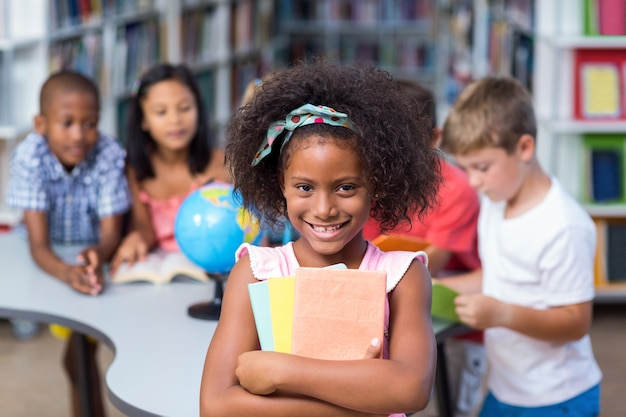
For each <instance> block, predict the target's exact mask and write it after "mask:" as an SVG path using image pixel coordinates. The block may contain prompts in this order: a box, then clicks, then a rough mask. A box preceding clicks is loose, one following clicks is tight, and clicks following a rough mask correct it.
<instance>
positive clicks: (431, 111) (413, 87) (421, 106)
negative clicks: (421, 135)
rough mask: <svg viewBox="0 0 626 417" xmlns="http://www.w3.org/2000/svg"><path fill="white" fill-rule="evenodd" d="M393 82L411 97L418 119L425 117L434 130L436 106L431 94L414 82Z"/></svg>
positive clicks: (403, 80)
mask: <svg viewBox="0 0 626 417" xmlns="http://www.w3.org/2000/svg"><path fill="white" fill-rule="evenodd" d="M395 82H396V83H397V84H398V85H399V86H400V87H401V88H403V89H404V90H405V91H406V92H407V93H408V94H410V95H411V97H412V98H413V100H414V101H415V103H416V105H417V114H418V117H427V118H428V119H429V120H430V125H431V127H432V128H433V129H434V128H436V127H437V105H436V103H435V96H434V94H433V92H432V91H431V90H430V89H428V88H426V87H424V86H423V85H422V84H420V83H419V82H417V81H415V80H410V79H406V78H396V79H395Z"/></svg>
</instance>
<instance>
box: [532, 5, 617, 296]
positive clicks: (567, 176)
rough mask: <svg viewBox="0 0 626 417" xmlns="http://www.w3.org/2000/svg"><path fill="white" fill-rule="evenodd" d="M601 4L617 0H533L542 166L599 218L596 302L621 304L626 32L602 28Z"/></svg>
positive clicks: (597, 224)
mask: <svg viewBox="0 0 626 417" xmlns="http://www.w3.org/2000/svg"><path fill="white" fill-rule="evenodd" d="M599 3H603V4H605V5H606V4H609V3H611V0H608V1H606V2H605V1H604V0H593V1H592V0H552V1H539V0H537V1H536V2H535V4H536V7H537V15H536V17H537V32H536V47H535V53H536V57H537V59H536V63H537V68H536V70H535V73H534V80H533V82H534V85H535V89H534V100H535V109H536V114H537V118H538V122H539V132H538V141H537V144H538V153H539V158H540V160H541V163H542V164H543V166H544V167H546V168H547V169H548V171H550V172H551V173H552V174H554V175H555V176H557V177H558V178H559V180H560V181H561V183H562V184H563V185H564V187H565V188H566V189H567V190H568V191H569V192H570V193H571V194H572V195H574V196H575V197H576V198H577V199H578V200H579V201H581V202H582V203H583V205H584V206H585V208H586V209H587V211H588V212H589V213H590V214H591V216H592V217H593V219H594V221H595V222H596V226H597V230H598V249H597V256H596V289H597V301H600V302H602V301H605V302H611V301H621V302H623V301H624V300H625V299H626V265H624V264H623V263H622V262H621V259H623V253H620V252H621V251H623V248H624V244H625V242H626V240H625V238H626V226H625V225H626V188H624V187H625V186H626V185H625V182H626V178H625V168H626V165H625V164H626V161H625V158H626V153H625V152H626V112H625V111H624V110H625V109H624V105H625V104H626V96H625V95H624V93H623V92H624V86H626V79H625V78H624V74H625V73H624V70H625V69H626V36H623V35H621V36H620V35H602V34H601V33H600V32H601V30H602V29H600V19H599V16H600V14H597V15H596V17H595V18H590V16H592V15H593V14H594V13H593V12H592V13H591V14H590V9H589V7H593V10H594V11H595V10H597V9H595V6H596V5H597V4H599ZM622 4H623V2H622ZM612 10H613V12H614V13H615V12H616V9H612ZM624 20H625V17H624V16H622V19H621V22H622V25H624ZM622 29H626V27H625V28H622Z"/></svg>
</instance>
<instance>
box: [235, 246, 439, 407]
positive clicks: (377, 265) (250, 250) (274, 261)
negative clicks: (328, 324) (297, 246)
mask: <svg viewBox="0 0 626 417" xmlns="http://www.w3.org/2000/svg"><path fill="white" fill-rule="evenodd" d="M246 254H248V255H250V268H251V269H252V273H253V274H254V277H255V278H256V279H258V280H260V281H262V280H266V279H268V278H271V277H282V276H288V275H294V274H295V272H296V268H298V267H299V266H300V265H299V264H298V260H297V259H296V255H295V253H294V251H293V242H289V243H287V244H286V245H284V246H279V247H261V246H253V245H250V244H249V243H244V244H243V245H241V246H240V247H239V249H237V252H236V253H235V260H237V261H238V260H239V259H241V258H242V257H243V256H245V255H246ZM414 259H418V260H419V261H421V262H422V263H423V264H424V265H428V256H427V255H426V253H425V252H422V251H420V252H405V251H392V252H383V251H381V250H380V249H378V248H377V247H376V246H374V245H372V244H371V243H369V242H368V244H367V250H366V251H365V256H364V257H363V260H362V261H361V265H360V266H359V269H363V270H369V271H373V270H377V271H386V272H387V294H389V293H390V292H391V291H392V290H393V289H394V288H395V287H396V285H398V283H399V282H400V280H401V279H402V277H403V276H404V274H405V273H406V271H408V269H409V267H410V266H411V263H412V262H413V260H414ZM383 357H384V358H389V297H387V303H386V306H385V340H384V343H383ZM401 416H404V414H392V415H390V416H389V417H401Z"/></svg>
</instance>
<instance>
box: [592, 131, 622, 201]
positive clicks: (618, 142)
mask: <svg viewBox="0 0 626 417" xmlns="http://www.w3.org/2000/svg"><path fill="white" fill-rule="evenodd" d="M583 150H584V152H583V154H584V157H585V158H584V168H583V169H584V171H583V172H584V184H583V190H584V196H583V197H584V200H585V201H587V202H590V203H600V204H602V203H619V202H624V201H626V192H625V190H626V188H625V182H624V172H625V170H626V165H625V164H626V160H625V158H626V134H596V133H589V134H585V135H584V136H583Z"/></svg>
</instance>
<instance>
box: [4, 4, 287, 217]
mask: <svg viewBox="0 0 626 417" xmlns="http://www.w3.org/2000/svg"><path fill="white" fill-rule="evenodd" d="M274 11H275V0H124V1H111V0H88V1H86V0H54V1H51V0H15V1H14V0H0V91H2V94H1V95H0V199H1V200H0V224H5V225H6V224H9V225H10V224H14V223H16V222H17V221H19V218H20V217H19V213H13V212H11V211H9V210H8V208H7V207H6V206H5V196H6V186H7V182H8V176H9V163H10V157H11V152H12V150H13V149H14V147H15V145H16V144H17V143H18V141H19V140H20V138H21V137H23V136H24V135H25V134H26V133H28V132H29V131H30V130H31V129H32V118H33V116H34V115H35V114H36V112H37V111H38V97H39V89H40V87H41V85H42V84H43V82H44V81H45V79H46V77H47V76H48V74H49V73H50V72H52V71H56V70H59V69H61V68H72V69H76V70H78V71H81V72H83V73H85V74H87V75H89V76H90V77H92V78H93V79H95V80H96V81H97V82H98V84H99V86H100V90H101V114H100V126H99V127H100V130H102V131H103V132H105V133H108V134H113V135H115V136H117V137H118V138H119V139H120V141H121V142H124V141H125V140H126V138H125V137H124V136H125V135H124V124H125V114H126V109H127V106H128V102H129V99H130V98H131V94H132V86H133V83H134V82H135V80H136V79H138V78H139V77H140V75H141V74H142V73H143V72H144V71H145V70H146V69H147V68H149V67H150V66H152V65H154V64H156V63H158V62H164V61H168V62H173V63H179V62H184V63H186V64H188V65H189V66H190V67H191V68H192V69H193V70H194V72H195V73H196V75H197V79H198V81H199V84H200V86H201V89H202V93H203V96H204V99H205V100H206V104H207V110H208V117H209V118H210V121H211V123H210V125H211V127H212V132H213V134H214V135H215V136H216V137H217V139H218V141H221V139H222V137H223V131H224V129H225V125H226V123H227V121H228V118H229V116H230V114H231V113H232V111H234V110H235V109H236V108H237V107H238V106H239V101H240V96H241V94H242V93H243V91H244V88H245V85H246V84H247V83H248V82H249V81H250V80H251V79H253V78H256V77H259V76H262V75H263V74H265V73H267V72H268V71H270V70H271V69H272V68H273V66H274V65H275V62H276V61H275V58H276V55H277V52H276V45H278V43H276V42H275V38H276V37H277V36H276V31H275V21H274Z"/></svg>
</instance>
